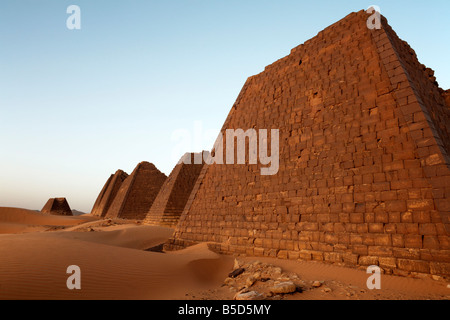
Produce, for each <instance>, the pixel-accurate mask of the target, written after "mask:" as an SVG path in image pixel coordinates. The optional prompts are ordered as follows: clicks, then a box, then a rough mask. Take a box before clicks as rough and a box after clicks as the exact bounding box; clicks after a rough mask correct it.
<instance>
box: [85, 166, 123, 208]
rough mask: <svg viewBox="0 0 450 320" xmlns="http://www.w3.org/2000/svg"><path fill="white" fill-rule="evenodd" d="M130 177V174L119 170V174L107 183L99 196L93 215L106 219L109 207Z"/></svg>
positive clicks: (114, 175) (112, 176)
mask: <svg viewBox="0 0 450 320" xmlns="http://www.w3.org/2000/svg"><path fill="white" fill-rule="evenodd" d="M127 177H128V174H127V173H126V172H124V171H122V170H117V172H116V173H115V174H113V175H111V177H110V178H109V179H108V181H106V184H105V186H104V187H103V189H102V191H101V192H100V194H99V195H98V198H97V200H96V201H95V204H94V207H93V208H92V211H91V214H93V215H96V216H100V217H104V216H105V215H106V213H107V212H108V209H109V207H110V206H111V204H112V202H113V201H114V199H115V197H116V195H117V192H118V191H119V190H120V187H121V186H122V183H123V182H124V181H125V179H126V178H127Z"/></svg>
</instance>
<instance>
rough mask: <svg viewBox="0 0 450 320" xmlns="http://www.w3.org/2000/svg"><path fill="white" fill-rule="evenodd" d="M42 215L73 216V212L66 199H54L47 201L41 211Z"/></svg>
mask: <svg viewBox="0 0 450 320" xmlns="http://www.w3.org/2000/svg"><path fill="white" fill-rule="evenodd" d="M41 212H42V213H45V214H52V215H57V216H71V215H72V210H71V209H70V206H69V204H68V203H67V200H66V198H52V199H49V200H48V201H47V203H46V204H45V206H44V207H43V208H42V210H41Z"/></svg>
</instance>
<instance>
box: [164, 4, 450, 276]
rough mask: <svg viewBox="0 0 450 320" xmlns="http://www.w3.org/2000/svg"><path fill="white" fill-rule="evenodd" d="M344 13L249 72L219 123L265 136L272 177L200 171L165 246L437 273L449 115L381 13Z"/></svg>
mask: <svg viewBox="0 0 450 320" xmlns="http://www.w3.org/2000/svg"><path fill="white" fill-rule="evenodd" d="M368 17H369V15H368V14H367V13H366V12H364V11H361V12H358V13H352V14H350V15H349V16H347V17H345V18H344V19H343V20H341V21H339V22H337V23H335V24H333V25H332V26H330V27H328V28H326V29H325V30H323V31H321V32H320V33H319V34H318V35H317V36H316V37H314V38H313V39H311V40H308V41H307V42H306V43H304V44H303V45H300V46H298V47H296V48H294V49H293V50H292V51H291V54H290V55H288V56H287V57H285V58H282V59H280V60H278V61H277V62H275V63H273V64H272V65H270V66H268V67H266V69H265V70H264V72H262V73H260V74H258V75H256V76H253V77H250V78H249V79H248V80H247V82H246V84H245V85H244V87H243V89H242V91H241V93H240V95H239V97H238V98H237V101H236V103H235V104H234V106H233V108H232V109H231V111H230V113H229V115H228V118H227V119H226V121H225V124H224V126H223V128H222V132H224V131H225V129H229V128H230V129H238V128H241V129H243V130H247V129H249V128H255V129H279V135H280V159H279V161H280V163H279V171H278V173H277V174H276V175H272V176H270V175H268V176H263V175H261V174H260V168H261V167H264V166H263V165H260V164H255V165H228V164H222V165H220V164H213V165H208V166H205V168H206V169H205V171H206V174H205V175H204V177H203V178H202V179H199V180H198V181H197V189H198V190H197V192H196V194H195V195H194V200H193V202H192V205H191V206H190V208H189V209H188V210H185V211H184V212H183V214H182V216H181V218H180V222H179V224H178V226H177V229H176V231H175V234H174V236H173V239H171V240H170V241H169V243H168V244H167V245H166V249H179V248H183V247H186V246H189V245H193V244H196V243H198V242H205V241H208V242H212V245H211V247H213V248H215V249H216V250H218V251H221V252H225V253H245V254H248V255H253V256H271V257H279V258H285V259H286V258H287V259H305V260H316V261H326V262H335V263H345V264H348V265H353V266H358V265H362V266H365V265H374V264H375V265H379V266H380V267H382V268H383V269H384V270H385V271H386V272H387V273H392V272H394V273H399V274H407V273H410V272H417V273H431V274H439V275H449V274H450V243H449V230H450V228H449V213H450V170H449V165H450V160H449V153H450V108H449V106H448V105H446V103H445V98H444V96H445V93H444V91H443V90H442V89H440V88H439V87H438V85H437V83H436V81H435V79H434V77H433V72H432V71H431V70H430V69H427V68H426V67H425V66H423V65H422V64H420V63H419V61H418V59H417V57H416V55H415V53H414V51H413V50H412V49H411V48H410V47H409V45H408V44H407V43H406V42H404V41H402V40H400V39H399V38H398V36H397V35H396V33H395V32H394V31H393V30H392V29H391V28H390V26H389V25H388V24H387V21H386V19H385V18H384V17H383V18H382V23H381V29H373V30H371V29H369V28H368V26H367V20H368Z"/></svg>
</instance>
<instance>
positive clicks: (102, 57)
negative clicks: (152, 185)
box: [0, 0, 450, 212]
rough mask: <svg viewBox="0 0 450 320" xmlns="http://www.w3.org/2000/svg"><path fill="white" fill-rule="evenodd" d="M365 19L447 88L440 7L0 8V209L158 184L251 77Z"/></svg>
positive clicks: (445, 6)
mask: <svg viewBox="0 0 450 320" xmlns="http://www.w3.org/2000/svg"><path fill="white" fill-rule="evenodd" d="M70 5H77V6H79V7H80V10H81V11H80V13H81V15H80V17H81V29H79V30H70V29H68V28H67V27H66V20H67V19H68V18H69V16H70V15H71V14H68V13H67V12H66V10H67V7H68V6H70ZM371 5H378V6H379V7H380V8H381V13H382V14H383V15H384V16H386V17H387V19H388V20H389V23H390V25H391V26H392V27H393V28H394V30H395V31H396V32H397V34H398V35H399V36H400V37H401V38H402V39H403V40H406V41H408V43H409V44H410V45H411V47H412V48H413V49H414V50H415V51H416V53H417V55H418V58H419V61H420V62H421V63H423V64H425V65H427V66H428V67H430V68H432V69H434V70H435V72H436V73H435V75H436V77H437V81H438V82H439V84H440V86H441V87H442V88H444V89H448V88H450V64H449V63H448V57H450V41H448V40H449V33H450V26H449V23H448V20H449V17H450V2H449V1H447V0H442V1H437V0H436V1H428V2H425V1H375V0H374V2H366V1H360V0H358V1H356V0H354V1H350V0H349V1H302V0H296V1H292V0H276V1H275V0H272V1H267V0H226V1H225V0H220V1H219V0H170V1H169V0H164V1H163V0H158V1H156V0H131V1H104V0H95V1H92V0H91V1H86V0H70V1H65V0H20V1H18V0H2V1H1V2H0V206H10V207H21V208H27V209H37V210H39V209H41V208H42V207H43V206H44V204H45V203H46V201H47V200H48V199H49V198H53V197H66V198H67V200H68V202H69V204H70V206H71V207H72V209H77V210H80V211H83V212H90V210H91V208H92V206H93V204H94V202H95V199H96V197H97V196H98V194H99V192H100V190H101V188H102V187H103V185H104V183H105V182H106V180H107V178H108V177H109V176H110V174H112V173H114V172H115V171H116V170H117V169H123V170H125V171H126V172H128V173H131V172H132V170H133V169H134V167H135V166H136V165H137V164H138V163H139V162H141V161H149V162H152V163H154V164H155V165H156V166H157V167H158V168H159V169H160V170H161V171H162V172H164V173H165V174H166V175H169V174H170V172H171V170H172V168H173V167H174V166H175V164H176V162H177V161H178V159H179V158H180V157H181V156H182V154H183V153H184V152H188V151H192V152H193V151H195V152H199V151H201V150H210V149H211V147H212V144H213V140H214V138H215V137H216V136H217V134H218V133H219V131H220V128H221V127H222V124H223V122H224V121H225V119H226V117H227V115H228V112H229V111H230V109H231V107H232V105H233V103H234V101H235V100H236V97H237V96H238V94H239V92H240V90H241V88H242V86H243V84H244V83H245V80H246V79H247V78H248V77H249V76H252V75H254V74H258V73H260V72H261V71H263V70H264V67H265V66H266V65H269V64H271V63H273V62H274V61H276V60H278V59H280V58H282V57H284V56H286V55H288V54H289V52H290V50H291V49H292V48H294V47H296V46H298V45H300V44H302V43H303V42H305V41H306V40H308V39H310V38H312V37H314V36H315V35H316V34H317V33H318V32H319V31H321V30H323V29H324V28H326V27H328V26H329V25H331V24H333V23H334V22H336V21H338V20H340V19H342V18H343V17H345V16H346V15H348V14H349V13H350V12H353V11H359V10H362V9H367V8H368V7H369V6H371Z"/></svg>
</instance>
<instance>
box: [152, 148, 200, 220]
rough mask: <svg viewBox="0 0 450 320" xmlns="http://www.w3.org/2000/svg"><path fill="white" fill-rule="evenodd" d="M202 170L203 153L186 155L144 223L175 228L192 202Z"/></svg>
mask: <svg viewBox="0 0 450 320" xmlns="http://www.w3.org/2000/svg"><path fill="white" fill-rule="evenodd" d="M196 158H199V159H200V161H198V162H200V163H199V164H196V161H195V159H196ZM187 159H189V160H190V161H187ZM202 168H203V160H202V153H197V154H196V153H187V154H185V155H184V156H183V157H182V158H181V160H180V161H179V162H178V164H177V165H176V166H175V168H174V169H173V170H172V172H171V173H170V175H169V177H168V178H167V180H166V181H165V182H164V184H163V186H162V187H161V190H160V191H159V193H158V196H157V197H156V199H155V201H154V202H153V205H152V206H151V208H150V210H149V212H148V214H147V217H146V218H145V220H144V223H145V224H150V225H158V226H167V227H175V226H176V225H177V223H178V220H179V219H180V215H181V213H182V212H183V210H184V208H185V207H186V205H187V204H188V203H189V200H192V199H190V197H189V196H190V195H191V192H192V189H193V188H194V185H195V182H196V181H197V179H198V177H199V175H200V173H201V172H202Z"/></svg>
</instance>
